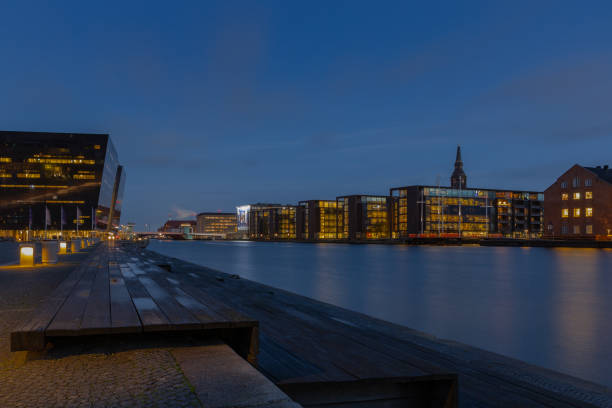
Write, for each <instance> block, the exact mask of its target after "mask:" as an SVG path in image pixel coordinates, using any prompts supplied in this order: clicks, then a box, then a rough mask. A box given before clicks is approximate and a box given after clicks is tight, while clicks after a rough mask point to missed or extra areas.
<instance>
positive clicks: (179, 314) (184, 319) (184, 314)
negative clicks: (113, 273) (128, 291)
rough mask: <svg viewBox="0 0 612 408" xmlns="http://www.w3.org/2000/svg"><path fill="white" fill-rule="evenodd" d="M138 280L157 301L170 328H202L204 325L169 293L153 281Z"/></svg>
mask: <svg viewBox="0 0 612 408" xmlns="http://www.w3.org/2000/svg"><path fill="white" fill-rule="evenodd" d="M138 280H139V281H140V283H141V284H142V285H143V286H144V287H145V288H146V290H147V292H149V294H150V295H151V298H152V299H153V300H154V301H155V303H156V304H157V306H159V309H160V310H161V311H162V312H163V313H164V315H165V316H166V317H167V318H168V321H169V322H170V327H171V329H172V330H174V329H178V328H181V329H185V330H195V329H200V328H202V324H201V323H200V321H199V320H198V319H196V318H195V317H194V316H193V315H192V314H191V312H189V310H187V309H185V308H184V307H183V306H181V304H180V303H178V302H177V301H176V300H175V299H174V298H173V297H172V295H170V293H168V291H166V290H165V289H163V288H162V287H161V286H159V285H158V284H157V283H156V282H155V281H154V280H153V279H151V278H149V277H147V276H145V275H139V276H138Z"/></svg>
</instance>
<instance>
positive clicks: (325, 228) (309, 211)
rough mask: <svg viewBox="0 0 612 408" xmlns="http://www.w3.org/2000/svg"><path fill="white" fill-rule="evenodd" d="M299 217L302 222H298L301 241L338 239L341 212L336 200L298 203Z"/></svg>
mask: <svg viewBox="0 0 612 408" xmlns="http://www.w3.org/2000/svg"><path fill="white" fill-rule="evenodd" d="M298 207H300V208H299V210H301V211H298V215H299V216H300V215H301V218H302V220H303V221H302V222H298V225H299V226H301V228H298V236H299V239H305V240H322V239H337V238H338V217H340V215H341V214H340V211H339V209H338V202H337V201H335V200H308V201H300V202H299V203H298Z"/></svg>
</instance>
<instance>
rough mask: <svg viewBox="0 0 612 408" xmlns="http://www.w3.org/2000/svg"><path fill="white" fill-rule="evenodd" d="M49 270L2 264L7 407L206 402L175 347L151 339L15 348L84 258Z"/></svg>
mask: <svg viewBox="0 0 612 408" xmlns="http://www.w3.org/2000/svg"><path fill="white" fill-rule="evenodd" d="M62 258H63V259H62V262H60V263H59V264H57V265H55V266H49V267H43V268H36V269H30V268H27V269H26V268H20V267H0V407H85V406H86V407H89V406H96V407H97V406H100V407H104V406H134V407H139V406H143V407H144V406H177V407H193V406H201V404H200V401H199V400H198V398H197V396H196V394H195V392H194V390H193V389H192V387H191V386H190V384H189V382H188V381H187V379H186V377H185V376H184V374H183V372H182V371H181V369H180V367H179V366H178V365H177V363H176V360H175V359H174V357H173V355H172V352H171V350H172V349H171V348H168V347H166V348H164V347H159V346H160V344H150V345H149V346H148V347H146V348H140V349H138V350H130V349H126V348H125V347H124V348H123V350H122V347H121V345H120V344H118V345H113V346H110V345H108V344H93V345H91V346H89V348H88V349H82V348H79V346H76V345H72V346H71V345H65V346H62V347H57V348H55V349H53V350H51V351H49V352H48V353H28V352H18V353H11V352H10V348H9V333H10V330H11V328H13V327H15V326H16V325H17V323H18V322H19V321H20V320H22V319H24V318H26V317H27V316H28V315H29V314H30V313H31V312H32V310H33V309H34V307H36V305H37V304H38V302H39V301H40V300H41V299H42V297H43V296H44V295H46V294H48V293H50V292H51V290H52V289H53V288H55V287H56V286H57V285H58V284H59V283H60V282H61V281H62V280H63V279H64V278H65V277H66V276H67V275H68V274H69V273H70V271H71V270H72V269H73V268H74V267H75V266H76V264H77V263H78V262H79V261H80V260H81V259H82V258H84V255H82V254H75V255H70V256H68V257H62Z"/></svg>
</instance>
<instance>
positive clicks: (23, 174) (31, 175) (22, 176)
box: [17, 173, 40, 178]
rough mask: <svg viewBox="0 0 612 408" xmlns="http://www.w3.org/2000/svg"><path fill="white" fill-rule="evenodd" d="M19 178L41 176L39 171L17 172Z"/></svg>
mask: <svg viewBox="0 0 612 408" xmlns="http://www.w3.org/2000/svg"><path fill="white" fill-rule="evenodd" d="M17 177H18V178H40V174H38V173H17Z"/></svg>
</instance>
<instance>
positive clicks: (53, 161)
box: [27, 158, 96, 164]
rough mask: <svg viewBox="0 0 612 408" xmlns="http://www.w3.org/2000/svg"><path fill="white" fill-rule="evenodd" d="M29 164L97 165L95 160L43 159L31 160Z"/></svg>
mask: <svg viewBox="0 0 612 408" xmlns="http://www.w3.org/2000/svg"><path fill="white" fill-rule="evenodd" d="M27 162H28V163H48V164H96V161H95V160H87V159H41V158H30V159H28V160H27Z"/></svg>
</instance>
